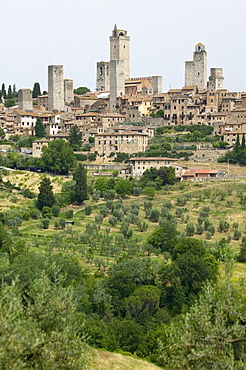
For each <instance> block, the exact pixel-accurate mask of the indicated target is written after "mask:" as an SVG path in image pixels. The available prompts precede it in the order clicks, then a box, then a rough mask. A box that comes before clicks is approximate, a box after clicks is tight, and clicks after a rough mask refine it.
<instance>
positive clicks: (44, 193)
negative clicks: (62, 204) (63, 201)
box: [37, 177, 55, 210]
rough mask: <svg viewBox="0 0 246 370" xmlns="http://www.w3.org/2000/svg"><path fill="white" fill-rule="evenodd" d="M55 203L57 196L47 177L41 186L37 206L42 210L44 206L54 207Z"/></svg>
mask: <svg viewBox="0 0 246 370" xmlns="http://www.w3.org/2000/svg"><path fill="white" fill-rule="evenodd" d="M53 204H55V198H54V195H53V190H52V185H51V182H50V179H49V178H48V177H45V178H44V179H43V180H42V181H41V183H40V186H39V194H38V200H37V207H38V209H40V210H42V209H43V207H45V206H48V207H52V206H53Z"/></svg>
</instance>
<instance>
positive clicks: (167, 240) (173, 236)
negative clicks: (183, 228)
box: [148, 222, 178, 252]
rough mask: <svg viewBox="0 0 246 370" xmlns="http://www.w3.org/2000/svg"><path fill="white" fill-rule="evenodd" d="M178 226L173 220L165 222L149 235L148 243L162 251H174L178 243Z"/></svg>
mask: <svg viewBox="0 0 246 370" xmlns="http://www.w3.org/2000/svg"><path fill="white" fill-rule="evenodd" d="M177 235H178V232H177V228H176V225H175V224H174V223H172V222H163V223H162V225H161V226H160V227H158V228H157V229H155V230H154V231H153V232H152V234H150V235H149V237H148V243H149V244H151V245H152V246H153V247H154V248H156V249H160V250H161V251H162V252H165V251H167V252H172V250H173V248H174V246H175V245H176V243H177Z"/></svg>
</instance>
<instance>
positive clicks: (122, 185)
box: [114, 179, 132, 196]
mask: <svg viewBox="0 0 246 370" xmlns="http://www.w3.org/2000/svg"><path fill="white" fill-rule="evenodd" d="M114 189H115V191H116V193H117V194H119V195H122V196H125V195H131V194H132V183H131V182H130V181H128V180H124V179H119V180H118V181H117V183H116V185H115V187H114Z"/></svg>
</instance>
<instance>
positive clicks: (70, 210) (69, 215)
mask: <svg viewBox="0 0 246 370" xmlns="http://www.w3.org/2000/svg"><path fill="white" fill-rule="evenodd" d="M66 218H73V209H68V210H67V211H66Z"/></svg>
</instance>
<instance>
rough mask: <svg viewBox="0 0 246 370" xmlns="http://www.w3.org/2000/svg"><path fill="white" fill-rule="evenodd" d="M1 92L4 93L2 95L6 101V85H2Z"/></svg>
mask: <svg viewBox="0 0 246 370" xmlns="http://www.w3.org/2000/svg"><path fill="white" fill-rule="evenodd" d="M1 91H2V94H3V97H4V99H6V96H7V93H6V89H5V84H4V83H3V84H2V89H1Z"/></svg>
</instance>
